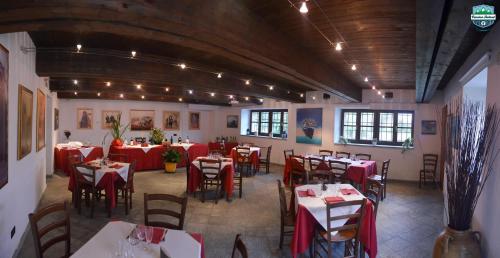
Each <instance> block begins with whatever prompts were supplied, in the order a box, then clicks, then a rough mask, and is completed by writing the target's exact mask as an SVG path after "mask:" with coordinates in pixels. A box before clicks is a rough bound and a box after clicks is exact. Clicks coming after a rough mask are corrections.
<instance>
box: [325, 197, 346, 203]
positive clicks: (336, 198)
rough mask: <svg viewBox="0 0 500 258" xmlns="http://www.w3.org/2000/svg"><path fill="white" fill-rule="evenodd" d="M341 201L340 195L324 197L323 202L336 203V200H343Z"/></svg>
mask: <svg viewBox="0 0 500 258" xmlns="http://www.w3.org/2000/svg"><path fill="white" fill-rule="evenodd" d="M343 201H344V198H342V197H340V196H329V197H325V202H326V203H337V202H343Z"/></svg>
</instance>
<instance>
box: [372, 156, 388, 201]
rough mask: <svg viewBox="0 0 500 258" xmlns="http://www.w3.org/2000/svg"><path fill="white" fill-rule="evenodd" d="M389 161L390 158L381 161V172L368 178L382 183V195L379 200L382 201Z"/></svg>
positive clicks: (385, 188)
mask: <svg viewBox="0 0 500 258" xmlns="http://www.w3.org/2000/svg"><path fill="white" fill-rule="evenodd" d="M390 163H391V160H390V159H388V160H386V161H384V163H382V173H380V175H373V176H371V177H369V178H368V181H370V180H374V181H378V182H380V183H381V184H382V196H381V200H382V201H383V200H384V199H385V197H386V192H387V191H386V190H387V174H389V164H390Z"/></svg>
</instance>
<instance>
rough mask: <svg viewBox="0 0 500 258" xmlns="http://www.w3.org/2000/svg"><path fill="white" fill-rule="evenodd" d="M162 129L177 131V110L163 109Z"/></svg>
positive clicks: (178, 122)
mask: <svg viewBox="0 0 500 258" xmlns="http://www.w3.org/2000/svg"><path fill="white" fill-rule="evenodd" d="M162 123H163V129H164V130H167V131H178V130H179V129H180V124H181V114H180V113H179V112H177V111H163V122H162Z"/></svg>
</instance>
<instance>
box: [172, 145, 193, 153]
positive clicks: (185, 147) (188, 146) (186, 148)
mask: <svg viewBox="0 0 500 258" xmlns="http://www.w3.org/2000/svg"><path fill="white" fill-rule="evenodd" d="M193 145H194V144H193V143H174V144H172V145H171V146H172V147H182V148H184V150H186V151H187V150H188V149H189V148H191V146H193Z"/></svg>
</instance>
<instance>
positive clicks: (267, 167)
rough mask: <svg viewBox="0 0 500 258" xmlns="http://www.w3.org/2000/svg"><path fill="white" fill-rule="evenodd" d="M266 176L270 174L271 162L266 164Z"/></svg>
mask: <svg viewBox="0 0 500 258" xmlns="http://www.w3.org/2000/svg"><path fill="white" fill-rule="evenodd" d="M266 174H269V162H267V163H266Z"/></svg>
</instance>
